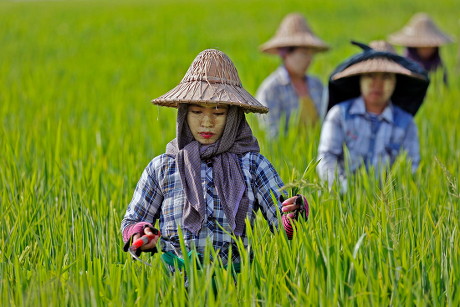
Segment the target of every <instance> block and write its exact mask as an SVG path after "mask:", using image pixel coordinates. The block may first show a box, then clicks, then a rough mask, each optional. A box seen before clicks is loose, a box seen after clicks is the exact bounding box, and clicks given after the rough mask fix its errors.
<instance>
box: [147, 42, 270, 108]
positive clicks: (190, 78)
mask: <svg viewBox="0 0 460 307" xmlns="http://www.w3.org/2000/svg"><path fill="white" fill-rule="evenodd" d="M152 103H154V104H157V105H160V106H167V107H173V108H177V107H178V106H179V104H181V103H188V104H194V103H205V104H206V103H213V104H214V103H215V104H225V105H235V106H238V107H241V108H242V109H243V110H244V111H245V112H256V113H267V112H268V108H267V107H265V106H263V105H262V104H261V103H260V102H258V101H257V100H256V99H255V98H254V97H252V95H251V94H249V93H248V92H247V91H246V90H245V89H244V88H243V86H242V85H241V81H240V77H239V76H238V71H237V70H236V68H235V65H233V62H232V61H231V60H230V58H229V57H228V56H227V55H226V54H225V53H223V52H222V51H219V50H215V49H206V50H204V51H202V52H200V53H199V54H198V55H197V57H196V58H195V60H194V61H193V62H192V64H191V65H190V67H189V69H188V70H187V73H186V74H185V76H184V78H183V79H182V81H181V82H180V83H179V85H177V86H176V87H175V88H173V89H172V90H170V91H169V92H167V93H166V94H164V95H162V96H160V97H158V98H156V99H153V100H152Z"/></svg>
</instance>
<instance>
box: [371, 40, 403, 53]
mask: <svg viewBox="0 0 460 307" xmlns="http://www.w3.org/2000/svg"><path fill="white" fill-rule="evenodd" d="M369 47H371V48H372V49H374V50H378V51H387V52H390V53H394V54H397V52H396V50H395V48H394V47H393V45H392V44H390V43H389V42H387V41H385V40H375V41H371V42H370V43H369Z"/></svg>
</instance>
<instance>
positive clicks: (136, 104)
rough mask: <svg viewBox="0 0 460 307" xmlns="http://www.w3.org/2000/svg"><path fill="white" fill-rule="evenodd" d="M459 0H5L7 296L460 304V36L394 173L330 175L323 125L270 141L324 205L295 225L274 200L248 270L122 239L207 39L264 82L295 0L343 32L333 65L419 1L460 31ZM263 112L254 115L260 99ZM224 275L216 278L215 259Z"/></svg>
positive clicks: (316, 204) (2, 160)
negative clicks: (416, 150)
mask: <svg viewBox="0 0 460 307" xmlns="http://www.w3.org/2000/svg"><path fill="white" fill-rule="evenodd" d="M455 7H457V4H456V1H453V0H443V1H437V2H436V3H433V2H432V1H428V0H420V1H416V2H415V1H399V2H398V3H395V2H394V1H378V2H375V3H374V2H373V3H372V4H369V2H365V1H362V0H351V1H346V2H343V4H342V2H338V1H333V0H321V1H320V0H311V1H289V2H288V1H274V0H273V1H242V0H234V1H219V2H217V1H204V0H202V1H193V2H190V1H105V2H101V1H97V2H96V1H72V2H70V1H62V2H53V1H50V2H46V1H42V2H34V1H32V2H9V1H0V119H1V124H0V150H1V153H0V212H1V213H2V214H1V215H0V280H1V283H0V305H2V306H9V305H11V306H23V305H26V306H31V305H43V306H48V305H84V306H86V305H115V306H118V305H127V306H130V305H136V306H142V305H175V306H176V305H178V306H181V305H187V304H189V303H193V304H196V305H209V306H214V305H219V306H220V305H244V306H246V305H250V306H254V305H268V306H275V305H298V306H304V305H325V306H330V305H335V306H336V305H369V304H374V305H395V306H397V305H414V304H415V305H434V306H437V305H440V306H445V305H448V306H458V305H459V304H460V292H459V291H460V290H459V287H458V284H459V283H460V246H459V242H460V239H459V226H460V225H459V221H460V212H459V210H460V209H459V208H460V200H459V198H460V191H459V182H458V178H459V175H460V174H459V173H460V167H459V162H458V161H459V160H460V150H459V148H460V136H459V134H458V133H457V131H458V120H459V118H460V111H459V108H458V107H457V104H458V101H459V100H460V91H459V89H458V84H459V83H460V78H459V75H460V74H459V68H460V64H459V58H458V46H457V45H449V46H447V47H446V48H443V49H442V53H443V55H444V58H445V61H446V63H447V65H448V67H449V72H450V84H451V86H450V88H449V90H446V89H444V88H442V86H439V85H438V86H436V84H434V86H432V87H430V90H429V93H428V96H427V99H426V102H425V104H424V105H423V107H422V108H421V110H420V112H419V113H418V114H417V117H416V122H417V125H418V127H419V134H420V142H421V153H422V162H421V165H420V168H419V169H418V171H417V173H416V174H415V175H411V172H410V166H409V165H408V164H407V163H406V161H404V159H403V158H401V159H398V161H397V162H396V164H395V165H394V167H393V168H392V169H391V171H389V172H388V174H387V175H386V177H385V179H384V180H383V181H382V182H381V183H379V182H378V181H376V180H375V179H374V178H373V176H371V175H367V174H366V173H364V172H358V173H357V174H356V176H354V177H353V178H352V179H351V180H350V183H351V184H352V185H351V186H352V188H350V190H349V191H348V193H346V194H345V195H342V196H340V194H339V193H338V188H337V187H334V189H333V190H332V191H331V192H329V191H328V190H327V189H326V188H325V187H324V185H322V184H321V183H320V182H319V180H318V177H317V175H316V173H315V170H314V160H315V158H316V154H317V152H316V151H317V145H318V139H319V133H320V127H316V128H315V129H312V130H311V131H308V132H306V133H301V134H298V133H295V132H294V131H292V132H291V133H290V134H288V135H287V136H286V137H285V138H284V139H282V140H275V141H272V142H269V141H270V140H268V139H267V138H266V137H265V135H264V133H263V131H260V130H259V129H257V127H256V126H255V125H254V131H255V133H256V135H257V136H258V138H259V141H260V143H261V147H262V153H263V154H264V155H265V156H267V157H268V158H269V159H270V161H271V162H272V163H273V164H274V165H275V167H276V168H277V170H278V171H279V173H280V175H281V177H282V178H283V180H284V181H285V182H286V183H289V182H294V183H296V184H297V185H299V186H300V192H302V193H304V194H305V195H307V197H308V199H309V201H310V204H311V207H312V212H311V218H310V220H309V221H308V222H306V223H302V224H301V225H300V231H299V233H297V236H296V238H295V239H294V240H292V241H287V240H286V238H285V237H284V235H283V234H282V233H278V232H275V233H274V234H272V233H271V232H270V231H269V230H268V227H267V224H266V222H265V221H264V220H263V219H262V217H261V216H259V218H258V219H257V221H256V224H255V227H254V228H253V229H252V230H251V231H250V234H249V238H250V241H251V246H250V248H251V250H252V251H253V252H254V254H255V255H256V257H255V260H254V261H253V262H252V263H251V264H248V261H247V259H245V260H246V261H245V262H244V263H243V269H242V273H241V274H239V275H238V276H237V279H238V282H237V284H236V285H235V284H234V281H233V277H232V275H231V274H230V273H229V272H227V271H224V270H222V269H220V268H218V267H217V266H216V265H215V264H209V263H207V264H206V266H205V268H204V269H203V270H201V271H197V270H194V269H193V268H191V269H189V271H188V273H189V274H190V289H189V291H186V290H185V287H184V282H183V279H182V277H181V276H180V275H179V274H176V275H175V276H172V277H170V276H168V274H167V273H166V272H165V270H164V269H163V266H162V263H161V260H160V259H159V257H158V256H155V257H153V258H151V259H149V261H151V263H152V264H153V267H152V268H149V267H146V266H143V265H142V264H140V263H138V262H133V261H131V259H129V257H128V256H127V255H126V254H125V253H123V252H122V249H121V247H122V241H121V235H120V232H119V224H120V221H121V218H122V216H123V214H124V211H125V209H126V206H127V204H128V203H129V201H130V199H131V196H132V193H133V191H134V187H135V185H136V183H137V180H138V178H139V177H140V174H141V172H142V170H143V169H144V167H145V166H146V165H147V164H148V162H149V161H150V160H151V159H152V158H153V157H154V156H156V155H158V154H160V153H162V152H164V149H165V145H166V143H167V142H168V141H169V140H171V139H172V138H173V137H174V134H175V128H174V127H175V112H174V110H172V109H167V108H158V107H156V106H152V105H151V104H150V103H149V101H150V99H152V98H155V97H157V96H159V95H161V94H163V93H165V92H166V91H168V90H169V89H170V88H172V87H173V86H175V85H176V84H177V83H178V82H179V81H180V79H181V78H182V77H183V75H184V74H185V71H186V69H187V68H188V66H189V65H190V63H191V61H192V60H193V59H194V57H195V56H196V55H197V54H198V52H200V51H201V50H203V49H206V48H218V49H221V50H222V51H224V52H225V53H227V54H228V55H229V56H230V58H231V59H232V60H233V61H234V63H235V65H236V67H237V69H238V71H239V73H240V77H241V79H242V81H243V85H244V86H245V88H246V89H247V90H248V91H249V92H251V93H255V91H256V89H257V86H258V85H259V84H260V82H261V81H262V80H263V79H264V78H265V77H266V76H267V75H268V74H269V73H270V72H271V71H272V70H274V69H275V68H276V66H277V65H278V64H279V61H278V59H277V58H275V57H269V56H266V55H263V54H260V53H259V52H258V51H257V47H258V46H259V45H260V44H261V43H263V42H265V41H266V40H267V39H268V38H269V37H271V35H272V34H273V33H274V31H275V29H276V27H277V26H278V23H279V22H280V20H281V19H282V17H283V16H284V15H285V14H286V13H288V12H291V11H300V12H302V13H304V14H305V15H306V16H307V18H308V20H309V22H310V24H311V26H312V27H313V29H314V31H315V32H316V33H317V34H318V35H319V36H320V37H321V38H323V39H324V40H325V41H327V42H328V43H330V44H331V46H332V47H333V49H332V50H331V51H330V52H328V53H325V54H321V55H318V56H317V58H316V59H315V62H314V64H313V66H312V67H311V72H312V73H314V74H316V75H318V76H319V77H320V78H321V79H322V80H323V81H326V80H327V76H328V75H329V74H330V72H331V71H332V70H333V68H334V67H335V66H336V65H337V64H338V63H339V62H341V61H342V60H343V59H344V58H345V57H347V56H349V55H351V54H353V53H355V52H357V49H356V48H354V47H352V46H351V45H349V43H348V41H349V40H350V39H356V40H359V41H363V42H367V41H370V40H373V39H382V38H385V36H386V34H388V33H391V32H394V31H396V30H398V29H399V28H401V27H402V26H403V25H404V24H405V23H406V22H407V20H408V19H409V18H410V17H411V15H412V14H413V13H415V12H417V11H427V12H429V13H430V14H431V15H432V16H433V17H434V19H435V20H436V22H437V23H438V24H439V26H440V27H441V28H442V29H444V30H445V31H446V32H449V33H450V34H451V35H452V36H454V37H455V38H456V39H457V40H459V39H460V30H459V26H458V25H459V22H460V21H459V17H458V15H457V14H456V13H455V11H454V8H455ZM248 118H249V121H250V122H251V123H252V124H256V119H255V118H254V117H253V116H252V115H249V116H248ZM213 275H214V281H215V284H216V287H217V289H218V291H219V294H218V296H217V297H215V295H214V293H213V291H212V276H213Z"/></svg>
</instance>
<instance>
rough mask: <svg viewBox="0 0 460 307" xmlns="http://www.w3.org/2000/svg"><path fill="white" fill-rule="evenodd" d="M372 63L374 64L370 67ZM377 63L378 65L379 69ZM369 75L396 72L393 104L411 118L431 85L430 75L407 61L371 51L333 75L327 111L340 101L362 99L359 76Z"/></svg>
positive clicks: (330, 82)
mask: <svg viewBox="0 0 460 307" xmlns="http://www.w3.org/2000/svg"><path fill="white" fill-rule="evenodd" d="M376 59H377V61H376ZM387 62H392V63H394V64H392V65H388V66H386V68H385V67H382V66H381V65H382V64H385V63H387ZM370 63H372V65H369V64H370ZM377 64H379V66H376V65H377ZM395 65H397V66H400V67H399V68H398V67H397V66H395ZM353 66H354V67H353ZM371 68H372V69H371ZM344 72H345V73H344ZM367 72H391V73H395V74H396V85H395V90H394V92H393V95H392V96H391V101H392V102H393V104H395V105H397V106H399V107H400V108H402V109H403V110H405V111H407V112H409V113H410V114H412V115H415V114H416V113H417V111H418V109H419V108H420V106H421V105H422V103H423V100H424V98H425V95H426V91H427V89H428V86H429V84H430V80H429V78H428V74H427V72H426V71H425V70H424V69H423V68H422V67H421V66H420V65H418V64H417V63H415V62H414V61H411V60H409V59H407V58H404V57H401V56H399V55H395V54H392V53H389V52H383V51H375V50H372V49H370V50H367V51H364V52H362V53H360V54H358V55H355V56H353V57H351V58H350V59H348V60H346V61H345V62H344V63H342V64H341V65H339V66H338V68H337V69H336V70H335V71H334V72H333V73H332V74H331V77H330V78H329V87H328V90H329V103H328V110H330V109H331V108H332V107H333V106H334V105H336V104H338V103H340V102H343V101H346V100H349V99H352V98H356V97H359V96H360V95H361V89H360V85H359V83H360V82H359V80H360V76H361V75H362V74H363V73H367ZM338 76H339V77H338Z"/></svg>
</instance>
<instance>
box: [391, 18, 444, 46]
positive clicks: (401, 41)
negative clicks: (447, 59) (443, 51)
mask: <svg viewBox="0 0 460 307" xmlns="http://www.w3.org/2000/svg"><path fill="white" fill-rule="evenodd" d="M388 41H389V42H390V43H392V44H394V45H398V46H405V47H438V46H441V45H445V44H448V43H451V42H453V40H452V38H450V37H449V36H448V35H446V34H444V33H443V32H441V30H439V28H438V27H437V26H436V25H435V24H434V22H433V20H432V19H431V18H430V16H428V14H426V13H417V14H415V15H414V16H413V17H412V19H411V20H410V21H409V23H408V24H407V25H406V26H405V27H404V28H402V29H401V30H400V31H398V32H396V33H393V34H390V35H389V37H388Z"/></svg>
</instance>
